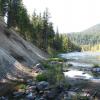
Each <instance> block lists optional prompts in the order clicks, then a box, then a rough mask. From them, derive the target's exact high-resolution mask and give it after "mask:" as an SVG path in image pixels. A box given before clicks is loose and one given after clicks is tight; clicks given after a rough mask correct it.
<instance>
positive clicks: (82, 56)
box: [60, 52, 100, 81]
mask: <svg viewBox="0 0 100 100" xmlns="http://www.w3.org/2000/svg"><path fill="white" fill-rule="evenodd" d="M60 57H62V58H65V59H67V62H66V65H71V66H70V68H68V70H69V71H67V72H64V75H65V76H67V77H71V78H72V77H73V78H81V79H90V80H95V81H100V72H98V73H97V72H95V73H94V72H93V71H90V70H88V71H86V69H92V68H93V66H94V65H100V52H71V53H63V54H60ZM84 69H85V71H84Z"/></svg>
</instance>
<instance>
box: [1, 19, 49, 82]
mask: <svg viewBox="0 0 100 100" xmlns="http://www.w3.org/2000/svg"><path fill="white" fill-rule="evenodd" d="M47 57H48V56H47V54H46V53H44V52H43V51H41V50H40V49H39V48H37V47H36V46H34V45H32V44H31V43H29V42H27V41H25V40H24V39H23V38H21V37H20V36H19V35H18V34H17V33H16V32H15V31H14V30H13V29H10V30H8V29H7V28H6V24H5V23H4V22H3V21H2V20H1V19H0V81H2V80H3V79H7V78H8V79H14V78H16V77H21V76H24V75H27V74H29V72H27V67H25V66H30V67H31V66H32V65H34V64H35V63H37V62H39V61H40V60H43V59H46V58H47Z"/></svg>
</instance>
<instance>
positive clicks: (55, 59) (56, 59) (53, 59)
mask: <svg viewBox="0 0 100 100" xmlns="http://www.w3.org/2000/svg"><path fill="white" fill-rule="evenodd" d="M48 61H58V62H60V61H61V62H63V61H64V60H63V59H62V58H49V59H48Z"/></svg>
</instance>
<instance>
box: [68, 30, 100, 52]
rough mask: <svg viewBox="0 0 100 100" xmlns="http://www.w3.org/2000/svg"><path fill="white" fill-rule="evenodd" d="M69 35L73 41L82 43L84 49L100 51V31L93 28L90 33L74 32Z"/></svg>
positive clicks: (78, 43)
mask: <svg viewBox="0 0 100 100" xmlns="http://www.w3.org/2000/svg"><path fill="white" fill-rule="evenodd" d="M97 31H98V30H97ZM68 37H69V39H70V40H71V41H72V42H73V43H75V44H77V45H80V46H81V48H82V51H100V32H95V31H93V30H92V31H91V32H90V33H89V32H88V33H87V32H86V33H72V34H68Z"/></svg>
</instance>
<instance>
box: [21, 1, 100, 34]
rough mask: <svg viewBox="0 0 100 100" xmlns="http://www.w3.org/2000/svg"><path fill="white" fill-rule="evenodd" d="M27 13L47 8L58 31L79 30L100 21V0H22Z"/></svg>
mask: <svg viewBox="0 0 100 100" xmlns="http://www.w3.org/2000/svg"><path fill="white" fill-rule="evenodd" d="M23 3H24V5H25V6H26V8H27V10H28V13H29V14H30V15H32V14H33V11H34V9H35V10H36V11H37V13H39V12H43V11H44V10H45V9H46V8H48V10H49V12H50V17H51V18H50V21H52V22H53V24H54V29H55V30H56V29H57V27H58V30H59V32H60V33H69V32H80V31H83V30H85V29H87V28H89V27H91V26H93V25H95V24H99V23H100V0H23Z"/></svg>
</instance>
